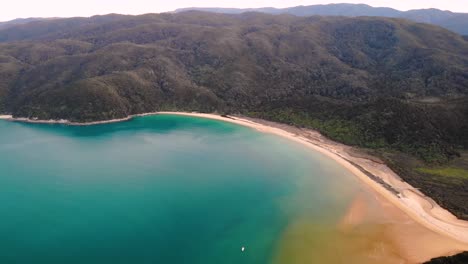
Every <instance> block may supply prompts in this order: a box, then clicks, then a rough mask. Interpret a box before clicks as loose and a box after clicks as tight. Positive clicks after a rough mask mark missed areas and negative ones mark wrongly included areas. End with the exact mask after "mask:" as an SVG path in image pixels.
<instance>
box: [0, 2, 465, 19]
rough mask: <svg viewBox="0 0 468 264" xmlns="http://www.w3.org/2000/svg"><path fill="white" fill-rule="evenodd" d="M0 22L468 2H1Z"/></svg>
mask: <svg viewBox="0 0 468 264" xmlns="http://www.w3.org/2000/svg"><path fill="white" fill-rule="evenodd" d="M2 2H3V3H2V5H1V8H0V21H8V20H12V19H15V18H26V17H74V16H92V15H103V14H109V13H119V14H133V15H136V14H145V13H160V12H167V11H172V10H175V9H177V8H182V7H239V8H253V7H278V8H281V7H291V6H298V5H315V4H329V3H365V4H368V5H371V6H375V7H392V8H395V9H398V10H409V9H420V8H438V9H442V10H450V11H453V12H464V13H468V0H357V1H356V0H354V1H353V0H338V1H335V2H334V1H330V0H328V1H327V0H287V1H285V0H230V1H220V0H217V1H216V0H74V1H68V0H2Z"/></svg>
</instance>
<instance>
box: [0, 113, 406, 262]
mask: <svg viewBox="0 0 468 264" xmlns="http://www.w3.org/2000/svg"><path fill="white" fill-rule="evenodd" d="M0 134H1V137H0V175H1V176H0V190H1V191H0V201H1V203H0V216H1V221H0V263H302V262H303V261H304V260H307V261H309V260H315V261H319V260H321V261H338V262H341V261H343V263H365V262H366V261H368V258H366V257H362V256H363V254H362V251H365V250H366V249H367V248H366V245H367V242H368V241H367V240H364V241H363V236H364V234H365V235H369V234H372V235H374V236H376V237H377V238H378V239H380V238H381V237H380V236H379V234H380V233H379V232H380V229H379V226H375V225H363V226H362V228H361V229H360V230H358V231H356V232H357V233H356V232H354V233H343V232H342V230H341V229H340V226H342V222H343V217H344V215H345V214H346V212H347V210H348V209H349V207H350V206H351V205H352V203H353V201H355V198H356V197H357V196H359V197H364V198H363V199H364V200H366V203H368V202H367V201H368V200H369V199H368V197H370V196H372V194H371V193H370V192H369V191H368V190H367V189H366V188H365V187H363V186H362V184H361V183H360V182H359V181H358V180H357V179H356V178H355V177H354V176H353V175H352V174H351V173H350V172H348V171H347V170H345V169H344V168H343V167H341V166H339V165H338V164H336V163H335V162H334V161H332V160H331V159H329V158H327V157H325V156H323V155H322V154H320V153H317V152H314V151H312V150H310V149H307V148H305V147H303V146H301V145H299V144H296V143H294V142H290V141H288V140H286V139H283V138H280V137H278V136H274V135H269V134H264V133H260V132H258V131H255V130H253V129H250V128H246V127H242V126H238V125H235V124H231V123H227V122H221V121H215V120H209V119H202V118H195V117H188V116H176V115H154V116H146V117H137V118H134V119H131V120H129V121H126V122H120V123H111V124H102V125H93V126H66V125H51V124H25V123H16V122H6V121H1V122H0ZM291 234H292V236H291ZM294 234H300V235H296V236H295V235H294ZM371 239H375V237H374V238H372V237H371ZM356 243H357V244H356ZM359 243H360V244H359ZM356 245H358V247H359V245H361V246H362V247H363V248H365V249H364V250H363V249H361V248H356ZM242 247H245V251H242V250H241V248H242ZM390 251H391V250H390ZM394 253H395V252H390V253H389V252H386V253H385V254H386V255H385V258H386V259H389V258H388V255H392V254H393V255H395V256H393V258H394V259H398V256H397V255H398V254H394ZM353 255H354V256H353ZM358 255H359V256H358ZM356 256H358V257H356ZM390 259H391V258H390ZM338 262H336V263H338ZM369 263H372V262H369ZM380 263H384V262H380ZM389 263H392V262H389Z"/></svg>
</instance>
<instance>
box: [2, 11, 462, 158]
mask: <svg viewBox="0 0 468 264" xmlns="http://www.w3.org/2000/svg"><path fill="white" fill-rule="evenodd" d="M0 41H1V43H0V76H1V78H0V99H1V101H0V102H1V109H2V111H3V112H5V113H12V114H13V115H15V116H21V117H37V118H40V119H62V118H63V119H70V120H73V121H93V120H102V119H111V118H119V117H124V116H127V115H129V114H135V113H141V112H149V111H155V110H175V109H176V110H186V111H207V112H212V111H218V112H232V113H243V114H251V115H256V116H260V117H263V118H269V119H274V120H278V121H281V122H292V123H295V124H298V125H305V126H314V127H317V128H319V129H321V130H322V131H324V133H326V134H329V136H331V137H333V138H335V139H337V140H340V141H343V142H346V143H348V144H356V145H365V146H368V147H381V146H388V145H395V146H402V147H401V148H407V147H408V148H410V149H411V151H414V152H418V155H420V156H423V157H424V158H426V159H438V158H440V157H439V156H437V155H438V154H437V155H436V156H434V155H435V154H433V153H443V156H444V157H445V156H447V155H448V156H450V155H452V154H453V153H454V151H453V150H454V148H458V147H466V146H468V140H467V135H468V133H466V131H467V128H466V124H467V123H468V122H465V121H466V120H467V112H468V110H467V107H466V94H467V93H468V42H466V41H465V40H464V39H463V38H462V37H461V36H459V35H457V34H455V33H452V32H450V31H448V30H445V29H442V28H439V27H435V26H430V25H426V24H417V23H412V22H409V21H405V20H398V19H390V18H369V17H367V18H343V17H341V18H340V17H307V18H304V17H295V16H290V15H268V14H260V13H246V14H241V15H226V14H213V13H204V12H186V13H180V14H149V15H142V16H123V15H107V16H96V17H91V18H70V19H55V20H50V21H37V22H31V23H27V24H22V25H17V26H14V27H9V28H7V29H4V30H0ZM427 144H429V146H430V151H429V152H427V149H423V150H421V149H420V148H419V146H420V145H424V146H427ZM414 146H416V147H414ZM428 153H429V154H428ZM426 154H427V155H426ZM424 155H426V156H427V157H426V156H424Z"/></svg>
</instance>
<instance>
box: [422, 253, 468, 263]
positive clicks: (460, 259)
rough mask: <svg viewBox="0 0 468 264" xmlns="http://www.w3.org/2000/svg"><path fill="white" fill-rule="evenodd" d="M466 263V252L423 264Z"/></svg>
mask: <svg viewBox="0 0 468 264" xmlns="http://www.w3.org/2000/svg"><path fill="white" fill-rule="evenodd" d="M466 263H468V252H464V253H460V254H458V255H455V256H451V257H440V258H434V259H431V260H430V261H428V262H426V263H425V264H466Z"/></svg>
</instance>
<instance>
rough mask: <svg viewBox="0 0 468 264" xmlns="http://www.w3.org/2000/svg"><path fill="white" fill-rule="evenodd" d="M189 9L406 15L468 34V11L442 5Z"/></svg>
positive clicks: (202, 9) (200, 9) (350, 15)
mask: <svg viewBox="0 0 468 264" xmlns="http://www.w3.org/2000/svg"><path fill="white" fill-rule="evenodd" d="M189 10H197V11H206V12H216V13H226V14H241V13H245V12H262V13H269V14H290V15H295V16H313V15H319V16H348V17H358V16H378V17H393V18H405V19H409V20H412V21H416V22H423V23H429V24H434V25H438V26H441V27H445V28H447V29H449V30H452V31H454V32H457V33H459V34H461V35H466V34H468V14H466V13H454V12H450V11H442V10H438V9H416V10H410V11H406V12H405V11H399V10H396V9H392V8H388V7H372V6H369V5H365V4H328V5H310V6H296V7H289V8H271V7H267V8H246V9H238V8H196V7H192V8H181V9H178V10H176V11H175V12H184V11H189Z"/></svg>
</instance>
